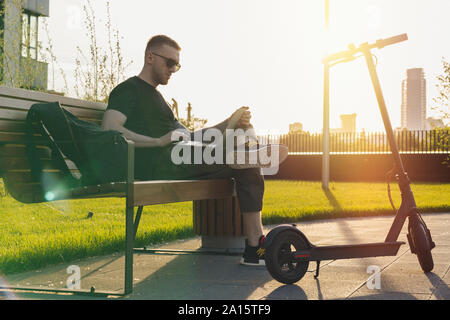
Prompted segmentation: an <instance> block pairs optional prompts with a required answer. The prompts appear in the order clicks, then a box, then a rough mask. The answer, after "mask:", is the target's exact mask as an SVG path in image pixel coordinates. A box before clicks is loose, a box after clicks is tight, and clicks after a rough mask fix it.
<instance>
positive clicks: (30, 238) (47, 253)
mask: <svg viewBox="0 0 450 320" xmlns="http://www.w3.org/2000/svg"><path fill="white" fill-rule="evenodd" d="M412 189H413V192H414V195H415V198H416V202H417V205H418V207H419V208H420V210H421V211H422V212H443V211H450V196H449V195H450V184H413V185H412ZM392 190H393V191H392V196H393V200H394V203H395V205H396V206H397V207H398V206H399V205H400V195H399V191H398V187H397V186H396V185H392ZM124 207H125V200H124V199H120V198H111V199H94V200H71V201H56V202H51V203H45V204H22V203H20V202H17V201H15V200H14V199H12V198H11V197H9V196H7V195H6V196H3V197H1V198H0V230H1V233H0V273H3V274H10V273H16V272H22V271H26V270H32V269H37V268H41V267H44V266H46V265H50V264H55V263H58V262H63V261H65V262H68V261H71V260H75V259H79V258H83V257H87V256H94V255H101V254H107V253H111V252H117V251H121V250H123V248H124V238H125V232H124V228H125V212H124ZM89 211H92V212H93V213H94V215H93V217H92V218H88V217H87V216H88V212H89ZM386 214H392V208H391V206H390V203H389V200H388V197H387V191H386V184H384V183H331V184H330V191H329V192H324V191H323V190H322V188H321V183H320V182H304V181H270V180H268V181H266V193H265V197H264V209H263V223H264V224H273V223H283V222H292V221H302V220H313V219H323V218H336V217H349V216H353V217H360V216H369V215H386ZM193 235H194V233H193V230H192V203H191V202H183V203H175V204H168V205H155V206H149V207H145V208H144V211H143V215H142V219H141V223H140V226H139V231H138V234H137V238H136V246H137V247H139V246H144V245H149V244H156V243H161V242H166V241H171V240H175V239H182V238H187V237H191V236H193Z"/></svg>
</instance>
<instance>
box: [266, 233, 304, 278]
mask: <svg viewBox="0 0 450 320" xmlns="http://www.w3.org/2000/svg"><path fill="white" fill-rule="evenodd" d="M308 248H309V246H308V244H307V243H306V242H305V240H304V239H303V238H302V237H301V236H300V235H299V234H298V233H296V232H295V231H292V230H285V231H282V232H280V233H279V234H278V235H277V236H276V238H275V239H274V240H273V242H272V244H271V245H270V246H269V247H268V248H267V249H266V253H265V262H266V267H267V270H268V271H269V273H270V275H271V276H272V277H273V278H274V279H275V280H277V281H279V282H281V283H285V284H292V283H295V282H297V281H299V280H300V279H301V278H303V276H304V275H305V273H306V271H308V266H309V261H298V260H295V259H293V258H292V255H291V254H290V253H291V252H295V251H299V250H304V249H308Z"/></svg>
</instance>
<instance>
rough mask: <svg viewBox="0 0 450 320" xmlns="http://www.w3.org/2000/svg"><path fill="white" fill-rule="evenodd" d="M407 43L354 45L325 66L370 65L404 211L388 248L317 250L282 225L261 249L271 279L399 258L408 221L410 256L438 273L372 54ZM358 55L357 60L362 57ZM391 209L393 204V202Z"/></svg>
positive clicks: (290, 278) (354, 246)
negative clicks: (326, 264)
mask: <svg viewBox="0 0 450 320" xmlns="http://www.w3.org/2000/svg"><path fill="white" fill-rule="evenodd" d="M407 39H408V36H407V35H406V34H401V35H398V36H395V37H391V38H387V39H381V40H377V41H376V42H375V43H372V44H369V43H363V44H361V45H360V46H359V47H356V46H355V45H353V44H351V45H349V47H348V50H345V51H341V52H338V53H335V54H331V55H328V56H327V57H326V58H325V59H324V60H323V63H324V64H327V65H328V66H330V65H335V64H338V63H343V62H349V61H353V60H355V59H356V58H358V57H360V56H363V57H365V59H366V62H367V67H368V69H369V74H370V77H371V80H372V84H373V88H374V90H375V94H376V97H377V101H378V106H379V109H380V112H381V116H382V118H383V123H384V127H385V130H386V135H387V139H388V142H389V145H390V148H391V152H392V156H393V160H394V169H393V170H394V171H393V172H394V173H395V177H396V179H397V181H398V186H399V188H400V192H401V199H402V201H401V205H400V207H399V209H398V211H397V212H396V215H395V218H394V222H393V223H392V226H391V228H390V230H389V232H388V235H387V237H386V239H385V240H384V242H379V243H365V244H351V245H335V246H315V245H313V244H312V243H311V242H309V241H308V239H307V237H306V236H305V235H304V234H303V233H302V232H301V231H300V230H299V229H298V228H296V226H295V225H289V224H286V225H280V226H278V227H276V228H274V229H272V230H271V231H270V232H269V233H268V234H267V236H266V238H265V239H264V242H263V244H262V246H263V248H265V263H266V267H267V270H268V271H269V273H270V274H271V276H272V277H273V278H274V279H276V280H278V281H279V282H281V283H285V284H291V283H295V282H297V281H299V280H300V279H301V278H303V276H304V275H305V273H306V272H307V270H308V266H309V262H310V261H316V263H317V265H316V273H315V275H314V277H315V278H317V277H318V276H319V268H320V262H321V261H323V260H337V259H354V258H366V257H378V256H395V255H397V253H398V250H399V249H400V246H401V245H403V244H405V243H404V242H400V241H397V239H398V236H399V234H400V232H401V230H402V228H403V225H404V223H405V220H406V218H408V221H409V222H408V234H407V239H408V243H409V247H410V248H411V252H412V253H413V254H416V255H417V258H418V260H419V263H420V266H421V268H422V270H423V271H424V272H430V271H431V270H432V269H433V267H434V263H433V257H432V255H431V250H432V249H433V248H434V247H435V243H434V242H433V240H432V238H431V233H430V230H429V229H428V228H427V226H426V224H425V222H424V221H423V219H422V217H421V215H420V213H419V210H418V209H417V206H416V202H415V200H414V195H413V193H412V190H411V187H410V180H409V178H408V175H407V173H406V172H405V170H404V167H403V163H402V160H401V158H400V154H399V151H398V148H397V144H396V142H395V137H394V132H393V130H392V126H391V122H390V119H389V115H388V112H387V109H386V104H385V101H384V97H383V93H382V91H381V86H380V82H379V79H378V75H377V72H376V69H375V64H374V60H373V56H372V53H371V50H373V49H381V48H383V47H385V46H388V45H392V44H395V43H398V42H402V41H405V40H407ZM357 55H358V56H357ZM391 203H392V202H391Z"/></svg>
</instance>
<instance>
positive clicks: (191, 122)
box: [170, 98, 208, 131]
mask: <svg viewBox="0 0 450 320" xmlns="http://www.w3.org/2000/svg"><path fill="white" fill-rule="evenodd" d="M170 107H171V109H172V111H173V113H174V114H175V116H176V118H177V119H178V121H179V122H180V123H181V124H182V125H183V126H185V127H186V128H187V129H188V130H190V131H195V130H197V129H201V128H204V127H205V125H206V123H207V122H208V120H206V119H201V118H197V117H194V116H193V114H192V105H191V103H190V102H188V107H187V109H186V111H187V117H186V118H181V117H180V116H179V112H178V102H177V100H175V99H173V98H172V105H171V106H170Z"/></svg>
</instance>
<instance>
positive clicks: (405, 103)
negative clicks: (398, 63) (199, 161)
mask: <svg viewBox="0 0 450 320" xmlns="http://www.w3.org/2000/svg"><path fill="white" fill-rule="evenodd" d="M426 101H427V89H426V80H425V75H424V71H423V69H422V68H414V69H408V70H407V71H406V79H405V80H403V81H402V110H401V111H402V114H401V127H402V128H406V129H408V130H425V129H426V110H427V105H426Z"/></svg>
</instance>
